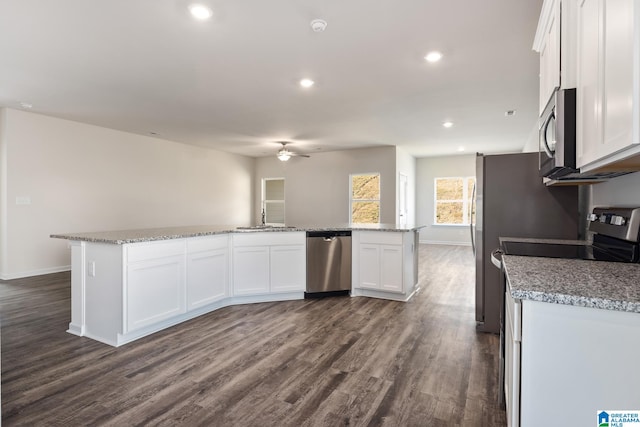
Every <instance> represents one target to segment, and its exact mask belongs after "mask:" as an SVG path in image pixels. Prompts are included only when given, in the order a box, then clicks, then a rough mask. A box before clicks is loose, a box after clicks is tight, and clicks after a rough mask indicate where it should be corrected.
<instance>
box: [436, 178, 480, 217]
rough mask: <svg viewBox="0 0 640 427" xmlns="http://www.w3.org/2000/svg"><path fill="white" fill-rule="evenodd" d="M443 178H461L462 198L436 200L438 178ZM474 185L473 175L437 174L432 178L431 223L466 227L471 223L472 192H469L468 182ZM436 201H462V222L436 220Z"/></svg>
mask: <svg viewBox="0 0 640 427" xmlns="http://www.w3.org/2000/svg"><path fill="white" fill-rule="evenodd" d="M445 179H461V180H462V199H442V200H438V180H445ZM470 183H472V184H473V185H475V183H476V177H475V176H437V177H435V178H433V225H434V226H445V227H451V226H453V227H460V226H462V227H467V226H469V225H470V224H471V220H472V218H473V212H472V211H471V209H472V207H473V200H471V198H472V197H473V194H469V184H470ZM438 202H441V203H460V202H462V222H461V223H455V222H442V223H441V222H438Z"/></svg>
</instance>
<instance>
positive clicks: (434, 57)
mask: <svg viewBox="0 0 640 427" xmlns="http://www.w3.org/2000/svg"><path fill="white" fill-rule="evenodd" d="M424 59H426V60H427V61H428V62H438V61H440V60H441V59H442V54H441V53H440V52H438V51H435V50H434V51H433V52H429V53H428V54H427V56H425V57H424Z"/></svg>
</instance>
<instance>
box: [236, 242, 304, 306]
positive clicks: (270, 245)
mask: <svg viewBox="0 0 640 427" xmlns="http://www.w3.org/2000/svg"><path fill="white" fill-rule="evenodd" d="M306 280H307V268H306V234H305V233H299V232H290V233H274V232H262V233H247V234H240V235H234V236H233V295H237V296H242V295H256V294H269V293H278V292H304V291H305V289H306Z"/></svg>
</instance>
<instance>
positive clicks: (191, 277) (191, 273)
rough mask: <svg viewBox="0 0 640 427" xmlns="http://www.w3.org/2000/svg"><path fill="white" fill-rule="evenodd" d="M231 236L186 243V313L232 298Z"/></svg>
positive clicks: (197, 238) (205, 238)
mask: <svg viewBox="0 0 640 427" xmlns="http://www.w3.org/2000/svg"><path fill="white" fill-rule="evenodd" d="M229 262H230V260H229V236H228V235H226V234H225V235H220V236H207V237H195V238H193V239H189V240H187V310H194V309H197V308H200V307H202V306H205V305H207V304H211V303H213V302H216V301H219V300H221V299H224V298H226V297H228V296H229V293H230V292H229V285H230V284H229Z"/></svg>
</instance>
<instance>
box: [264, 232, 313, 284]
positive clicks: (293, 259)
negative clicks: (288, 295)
mask: <svg viewBox="0 0 640 427" xmlns="http://www.w3.org/2000/svg"><path fill="white" fill-rule="evenodd" d="M305 243H306V242H305V241H304V240H302V241H301V242H299V243H298V244H297V245H281V246H272V247H271V248H270V252H269V254H270V263H269V267H270V275H269V278H270V284H271V292H296V291H304V290H305V289H306V282H307V268H306V264H307V252H306V245H305Z"/></svg>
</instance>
